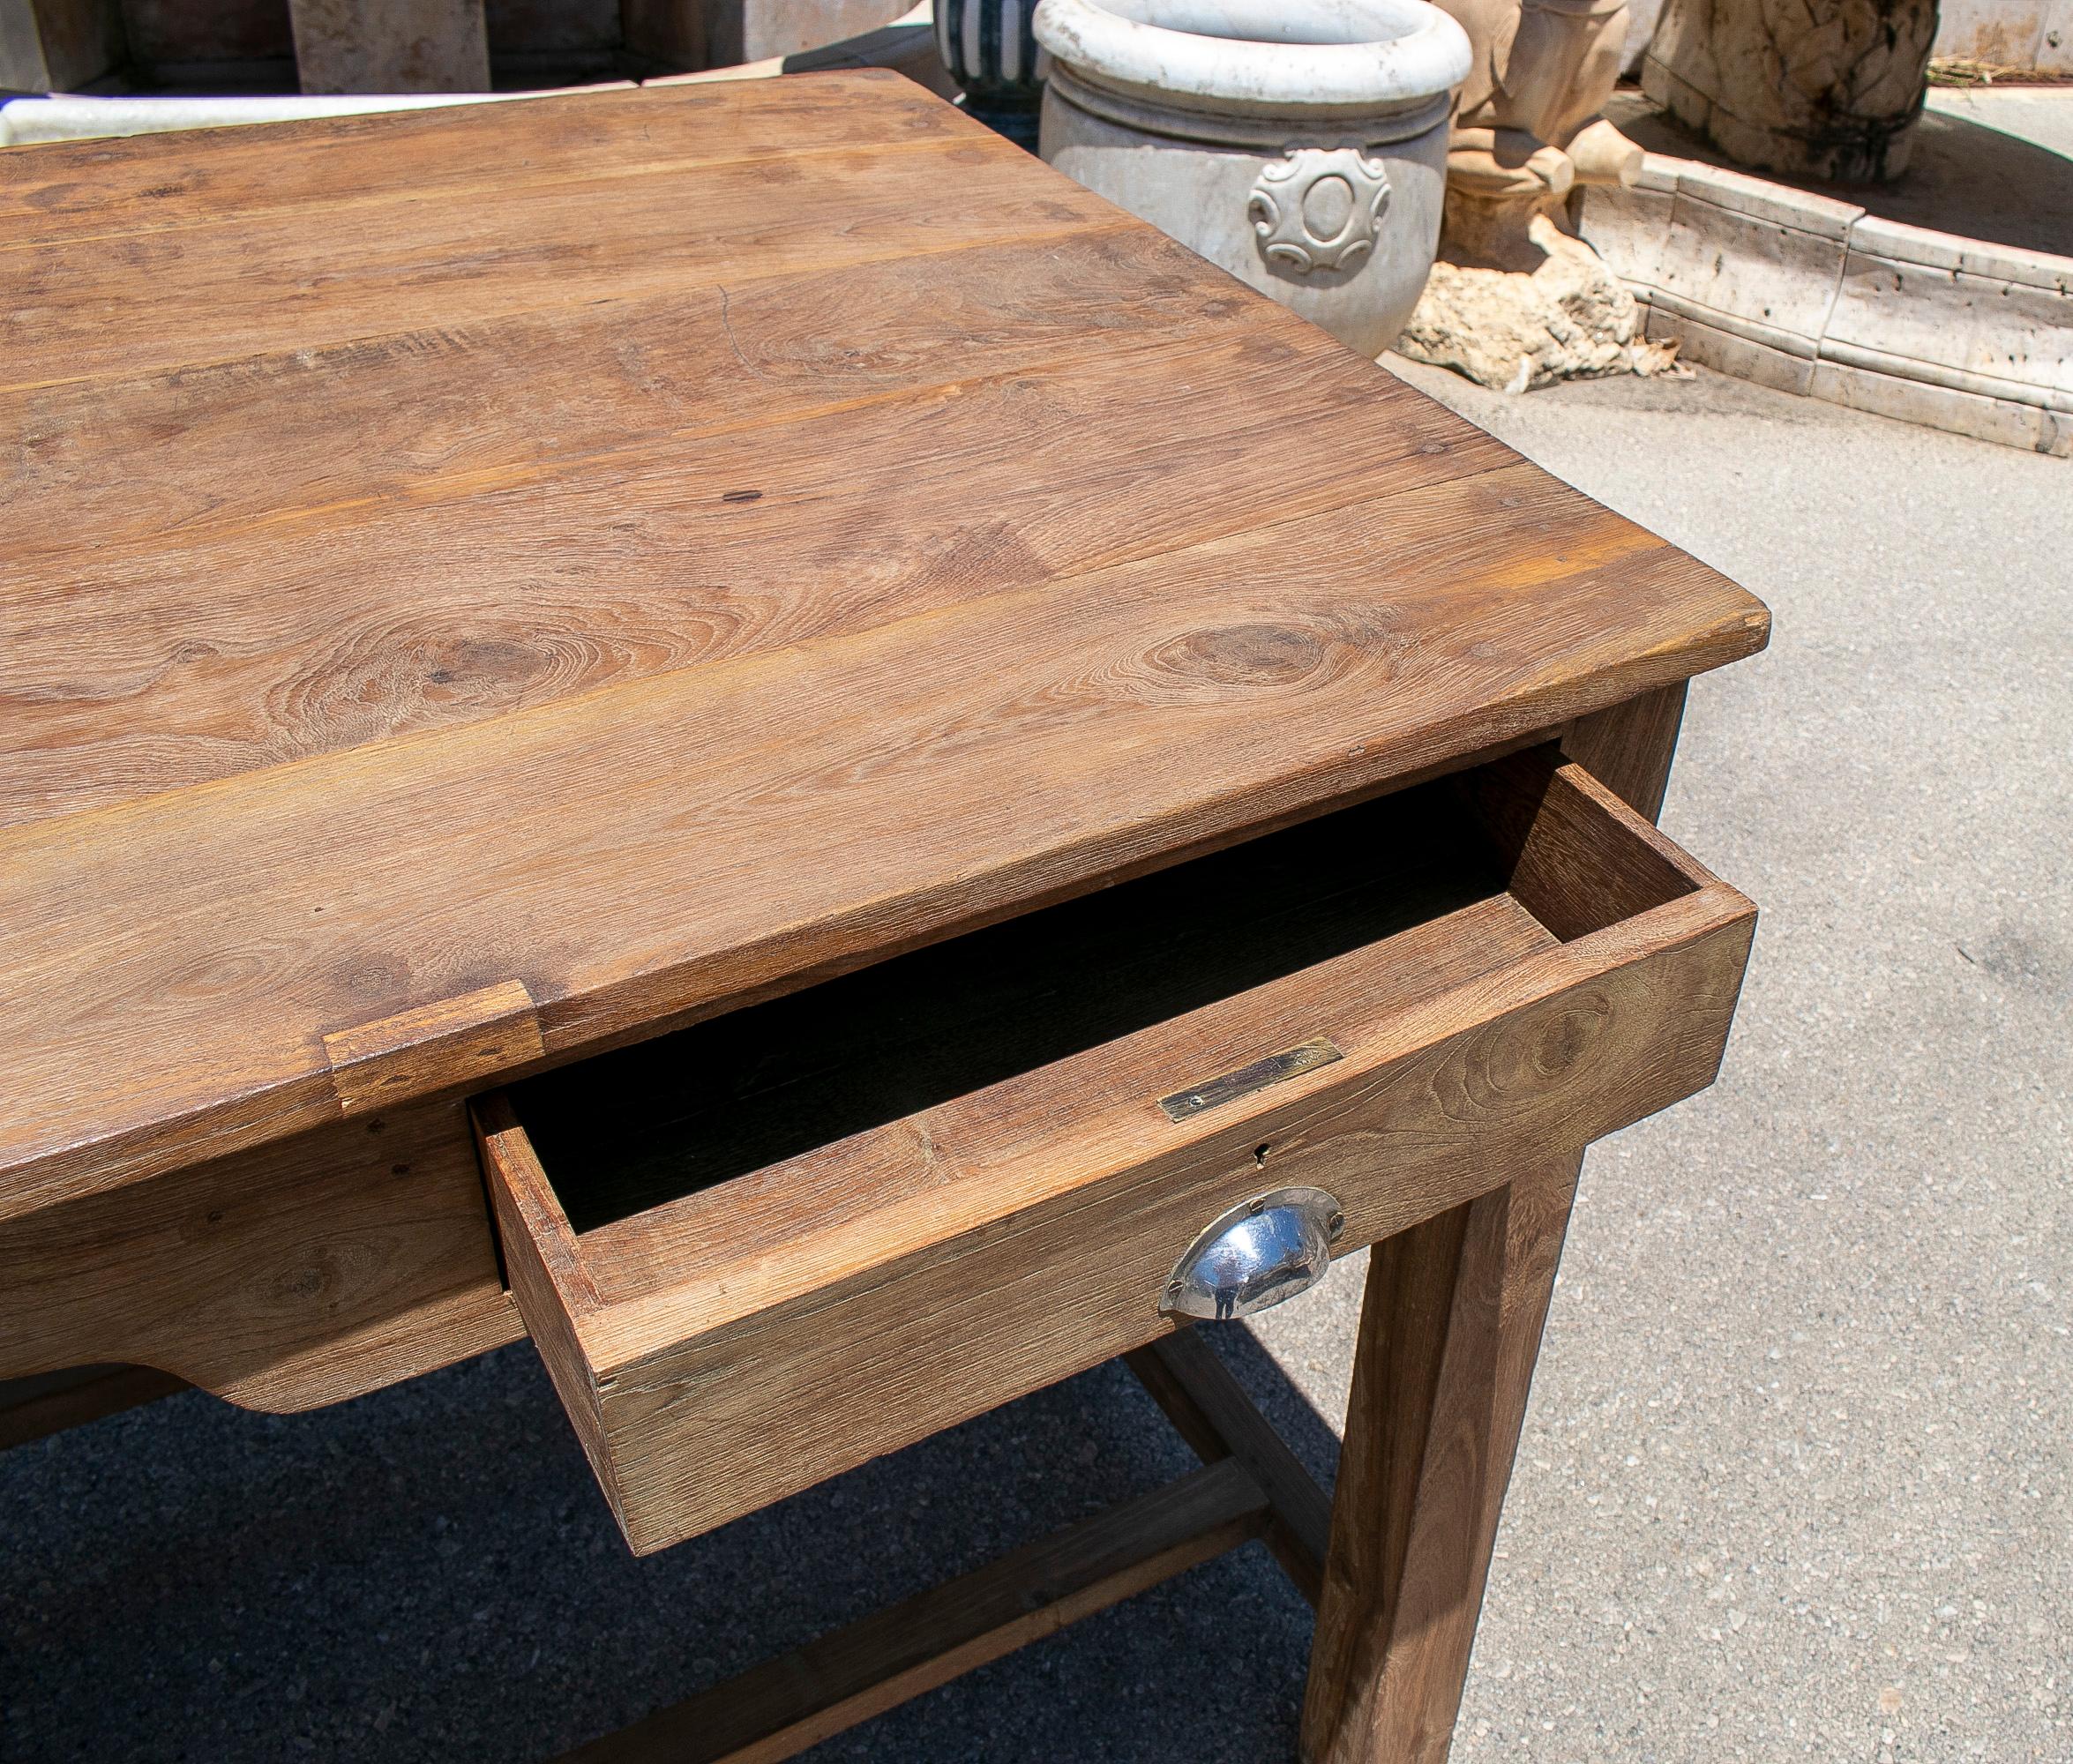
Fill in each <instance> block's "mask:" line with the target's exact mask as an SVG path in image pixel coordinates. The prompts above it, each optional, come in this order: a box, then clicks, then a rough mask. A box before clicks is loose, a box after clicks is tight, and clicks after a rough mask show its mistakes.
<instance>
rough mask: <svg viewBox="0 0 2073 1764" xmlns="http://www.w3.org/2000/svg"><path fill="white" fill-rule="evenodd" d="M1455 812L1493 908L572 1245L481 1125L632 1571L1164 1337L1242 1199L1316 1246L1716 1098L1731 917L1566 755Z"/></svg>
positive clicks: (531, 1305) (1502, 777) (508, 1228)
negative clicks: (1319, 1231)
mask: <svg viewBox="0 0 2073 1764" xmlns="http://www.w3.org/2000/svg"><path fill="white" fill-rule="evenodd" d="M1537 768H1538V769H1537ZM1460 791H1461V795H1462V797H1463V802H1464V804H1466V805H1467V806H1466V808H1464V812H1473V813H1474V814H1475V815H1476V816H1477V817H1478V819H1479V821H1480V823H1481V824H1482V825H1484V826H1486V827H1487V828H1488V829H1489V831H1490V833H1491V836H1492V838H1493V840H1494V841H1496V843H1497V844H1498V845H1499V846H1500V848H1502V849H1503V850H1504V852H1505V853H1506V860H1505V861H1506V865H1507V871H1508V881H1507V886H1506V888H1505V890H1504V891H1503V892H1502V893H1498V894H1495V895H1493V896H1492V897H1490V898H1488V899H1486V900H1483V901H1476V902H1473V903H1471V904H1469V905H1465V906H1463V907H1460V908H1456V909H1453V910H1450V911H1448V912H1445V913H1443V914H1441V915H1440V916H1437V917H1435V918H1434V919H1433V920H1431V921H1430V922H1428V923H1420V924H1417V925H1413V926H1411V927H1408V928H1406V929H1404V930H1403V931H1399V932H1396V933H1395V934H1393V935H1391V936H1389V937H1388V938H1385V939H1383V940H1381V941H1380V942H1378V943H1376V944H1374V945H1373V946H1365V947H1360V948H1356V949H1353V950H1350V951H1348V952H1346V953H1343V954H1342V955H1339V956H1337V957H1335V958H1332V959H1330V960H1326V961H1323V962H1321V963H1317V964H1313V965H1311V966H1308V967H1305V968H1301V969H1299V970H1298V971H1296V972H1292V973H1290V974H1287V975H1282V976H1280V977H1277V978H1276V979H1274V980H1272V981H1270V982H1268V983H1265V984H1263V985H1260V986H1256V987H1251V988H1248V989H1247V990H1244V991H1243V992H1242V993H1240V994H1239V995H1237V996H1235V997H1232V998H1227V999H1223V1000H1219V1001H1217V1002H1216V1003H1214V1004H1211V1005H1206V1006H1203V1007H1201V1008H1198V1009H1196V1010H1194V1011H1191V1012H1188V1013H1183V1014H1182V1015H1180V1016H1178V1017H1176V1018H1174V1019H1172V1020H1168V1021H1164V1022H1158V1023H1155V1024H1151V1025H1149V1026H1148V1027H1147V1028H1143V1029H1141V1030H1139V1031H1137V1032H1135V1033H1134V1034H1131V1035H1126V1036H1124V1037H1121V1038H1119V1040H1117V1041H1114V1042H1111V1043H1104V1044H1101V1045H1099V1046H1097V1047H1095V1048H1092V1049H1089V1050H1086V1051H1084V1052H1082V1053H1080V1054H1077V1055H1075V1056H1074V1057H1072V1058H1066V1059H1064V1060H1059V1061H1055V1062H1052V1063H1051V1064H1047V1065H1043V1066H1041V1067H1039V1068H1037V1069H1036V1070H1034V1071H1031V1072H1029V1073H1022V1074H1018V1075H1016V1076H1014V1077H1013V1078H1010V1079H1008V1080H1004V1081H1001V1082H999V1083H996V1084H993V1085H991V1086H988V1087H986V1088H982V1089H980V1090H977V1091H975V1092H972V1093H970V1094H969V1095H961V1096H957V1097H954V1098H952V1099H950V1100H947V1101H946V1102H943V1103H939V1104H937V1105H935V1106H932V1107H931V1108H929V1109H927V1110H923V1111H921V1112H918V1113H917V1114H914V1115H911V1116H909V1117H902V1118H900V1119H897V1120H894V1121H891V1122H887V1123H886V1124H884V1125H880V1126H878V1127H875V1128H873V1129H872V1130H870V1131H868V1132H861V1133H857V1134H855V1135H852V1136H850V1137H849V1138H846V1139H844V1140H841V1141H840V1142H838V1143H835V1144H831V1145H828V1146H826V1147H817V1148H815V1149H813V1150H812V1151H810V1152H807V1153H804V1154H800V1155H796V1156H793V1157H791V1158H789V1159H787V1160H785V1161H783V1162H781V1163H779V1164H776V1165H774V1166H772V1167H770V1168H769V1169H767V1170H758V1171H755V1172H753V1173H751V1174H747V1175H744V1176H741V1177H735V1178H734V1179H732V1180H729V1181H726V1182H723V1183H721V1184H719V1185H716V1186H714V1187H711V1188H708V1189H706V1190H704V1191H702V1192H697V1193H693V1194H688V1195H685V1196H683V1197H681V1198H679V1199H677V1200H671V1201H669V1202H667V1203H665V1204H663V1205H662V1206H659V1207H655V1208H653V1209H650V1210H649V1211H647V1212H644V1213H640V1214H637V1215H633V1216H631V1217H629V1218H625V1219H620V1220H615V1221H611V1222H607V1223H605V1224H602V1225H601V1226H597V1227H595V1228H594V1229H591V1230H585V1231H581V1232H579V1231H577V1230H573V1229H572V1228H571V1226H570V1224H569V1221H568V1215H567V1211H566V1209H565V1207H564V1206H563V1205H562V1202H561V1200H560V1197H559V1196H558V1192H557V1189H556V1186H555V1181H554V1177H553V1174H552V1172H551V1171H550V1170H548V1169H546V1168H544V1167H543V1163H542V1161H541V1159H540V1157H539V1155H537V1152H536V1149H535V1145H534V1143H533V1140H532V1136H531V1135H530V1133H529V1132H528V1127H527V1125H526V1121H525V1118H524V1116H523V1113H522V1111H521V1110H520V1109H519V1108H518V1107H517V1106H516V1105H515V1104H514V1103H513V1101H512V1100H511V1099H510V1098H507V1097H493V1098H489V1099H485V1100H484V1101H483V1102H482V1103H479V1104H478V1105H477V1122H478V1128H479V1131H480V1133H481V1136H482V1145H483V1159H484V1166H485V1170H486V1171H487V1173H488V1177H489V1182H490V1191H491V1194H492V1198H493V1200H494V1203H495V1206H496V1208H497V1213H498V1224H499V1228H500V1230H501V1231H502V1233H503V1238H504V1244H505V1260H506V1267H507V1272H508V1276H509V1279H510V1282H511V1287H512V1290H513V1294H514V1296H515V1297H516V1298H517V1301H518V1304H519V1305H520V1310H521V1311H522V1312H524V1314H525V1316H526V1318H527V1320H528V1325H529V1327H531V1329H532V1331H533V1334H534V1335H535V1340H536V1341H537V1342H538V1343H539V1345H540V1349H541V1351H542V1354H543V1357H544V1358H545V1360H546V1362H547V1364H548V1366H549V1369H550V1372H551V1374H552V1376H553V1377H554V1379H555V1382H556V1385H557V1387H558V1390H559V1391H560V1393H561V1394H562V1397H563V1399H564V1401H565V1403H566V1405H567V1406H568V1408H569V1410H570V1413H571V1416H572V1418H573V1420H574V1422H575V1424H576V1426H577V1429H578V1431H579V1432H580V1434H581V1436H582V1438H583V1440H584V1444H585V1446H586V1449H587V1451H588V1453H589V1454H590V1457H591V1461H592V1463H593V1466H594V1468H595V1469H596V1472H597V1475H598V1478H599V1481H600V1483H601V1484H602V1485H603V1487H604V1489H605V1491H606V1492H607V1494H608V1496H609V1497H610V1499H611V1502H612V1505H613V1507H614V1510H615V1511H616V1512H617V1514H618V1517H619V1519H620V1521H621V1524H622V1525H623V1527H624V1528H625V1533H626V1536H627V1538H628V1540H629V1542H630V1543H631V1544H632V1546H633V1548H634V1549H635V1550H636V1551H650V1550H655V1549H659V1548H662V1547H664V1546H666V1545H668V1544H671V1543H674V1542H677V1541H678V1540H680V1539H682V1538H684V1537H687V1536H693V1535H695V1534H696V1533H698V1532H700V1531H703V1530H706V1529H710V1528H711V1527H713V1526H715V1525H718V1524H721V1523H723V1522H725V1521H727V1520H729V1519H731V1518H734V1517H737V1516H738V1515H739V1514H744V1513H747V1512H750V1511H752V1510H754V1509H755V1508H757V1507H759V1506H764V1505H767V1504H768V1503H769V1502H771V1501H773V1500H775V1499H780V1498H782V1497H783V1496H784V1495H787V1494H789V1493H791V1492H794V1491H797V1490H798V1489H801V1488H804V1487H806V1486H809V1485H811V1484H813V1483H815V1482H817V1481H819V1480H820V1479H822V1478H824V1477H826V1476H831V1475H834V1474H835V1473H837V1472H839V1471H841V1470H843V1469H849V1468H851V1467H853V1466H855V1465H856V1464H858V1463H860V1462H863V1461H865V1460H866V1459H868V1458H871V1457H873V1456H876V1455H878V1454H882V1453H885V1452H888V1451H892V1450H894V1449H897V1448H898V1447H900V1446H904V1445H907V1444H909V1443H912V1442H913V1441H915V1440H917V1439H922V1438H924V1437H925V1436H927V1435H928V1434H930V1433H932V1432H934V1431H938V1430H939V1429H941V1428H943V1427H946V1426H949V1425H952V1424H955V1423H957V1422H959V1421H962V1420H964V1419H967V1418H969V1417H970V1416H973V1415H976V1414H978V1413H981V1412H983V1411H984V1409H988V1408H991V1407H992V1406H994V1405H996V1404H998V1403H999V1402H1001V1401H1007V1400H1008V1399H1010V1398H1013V1397H1015V1396H1018V1395H1021V1394H1025V1393H1027V1392H1029V1391H1030V1390H1033V1389H1036V1388H1038V1387H1041V1386H1044V1385H1046V1384H1049V1383H1052V1382H1055V1381H1056V1380H1058V1379H1062V1378H1065V1377H1067V1376H1070V1375H1071V1374H1073V1373H1074V1372H1079V1371H1081V1370H1083V1369H1085V1368H1087V1367H1089V1366H1091V1365H1093V1364H1097V1363H1098V1362H1100V1361H1101V1360H1103V1359H1105V1358H1107V1357H1111V1356H1112V1355H1114V1354H1117V1353H1119V1352H1122V1351H1124V1350H1126V1349H1131V1348H1134V1347H1137V1346H1141V1345H1142V1344H1143V1343H1144V1342H1148V1341H1150V1340H1152V1339H1153V1338H1155V1337H1156V1336H1157V1335H1159V1334H1164V1333H1165V1332H1166V1331H1168V1330H1169V1329H1170V1328H1171V1327H1175V1326H1174V1323H1173V1321H1172V1320H1171V1319H1169V1318H1167V1317H1165V1316H1164V1315H1162V1314H1161V1311H1160V1302H1161V1299H1162V1297H1163V1295H1164V1291H1165V1289H1166V1285H1167V1282H1168V1279H1169V1276H1170V1274H1171V1271H1172V1269H1173V1267H1174V1264H1175V1261H1176V1259H1177V1258H1178V1257H1179V1255H1180V1254H1181V1253H1182V1252H1184V1251H1185V1250H1186V1248H1187V1247H1188V1245H1190V1243H1191V1242H1192V1241H1193V1240H1194V1238H1195V1237H1196V1236H1197V1235H1198V1233H1200V1232H1201V1230H1202V1229H1203V1228H1204V1227H1205V1226H1206V1225H1208V1224H1209V1222H1211V1221H1212V1220H1214V1219H1215V1218H1216V1217H1217V1215H1220V1214H1222V1213H1224V1211H1226V1210H1227V1209H1228V1208H1230V1207H1233V1206H1234V1205H1237V1204H1239V1203H1242V1202H1244V1201H1245V1200H1246V1199H1247V1198H1248V1197H1249V1196H1252V1195H1255V1194H1258V1193H1260V1192H1264V1191H1268V1190H1272V1189H1276V1188H1283V1187H1288V1186H1293V1185H1307V1186H1313V1187H1315V1188H1319V1189H1322V1190H1325V1191H1328V1192H1329V1193H1330V1194H1331V1195H1332V1196H1334V1197H1335V1198H1336V1200H1337V1201H1338V1203H1339V1206H1340V1208H1341V1210H1342V1211H1343V1216H1344V1221H1345V1224H1344V1229H1343V1235H1342V1236H1341V1237H1340V1238H1339V1240H1338V1242H1337V1245H1336V1252H1337V1253H1343V1252H1346V1251H1348V1250H1351V1249H1352V1248H1354V1247H1357V1246H1358V1245H1366V1244H1368V1243H1372V1242H1373V1241H1375V1240H1376V1239H1378V1238H1381V1237H1388V1236H1390V1235H1392V1234H1393V1233H1395V1232H1396V1231H1399V1230H1403V1229H1405V1228H1407V1227H1409V1226H1411V1225H1413V1224H1415V1223H1417V1222H1418V1221H1420V1220H1422V1219H1425V1218H1427V1217H1429V1216H1431V1215H1433V1214H1434V1213H1437V1212H1440V1211H1442V1210H1444V1209H1446V1208H1448V1207H1453V1206H1456V1205H1457V1204H1459V1203H1461V1202H1462V1201H1463V1200H1468V1199H1471V1198H1472V1197H1473V1196H1474V1195H1476V1194H1478V1193H1480V1192H1485V1191H1486V1190H1488V1189H1490V1188H1492V1187H1493V1186H1496V1185H1500V1184H1501V1183H1502V1182H1503V1181H1504V1180H1505V1179H1506V1177H1507V1175H1508V1172H1509V1171H1510V1170H1514V1169H1516V1168H1520V1167H1523V1166H1524V1165H1526V1164H1529V1163H1534V1162H1543V1161H1545V1159H1546V1158H1547V1157H1548V1156H1549V1155H1551V1154H1554V1153H1560V1152H1562V1151H1574V1150H1576V1149H1580V1148H1581V1147H1583V1145H1585V1144H1587V1143H1588V1142H1589V1141H1590V1140H1593V1139H1596V1138H1598V1136H1600V1135H1602V1134H1604V1133H1605V1132H1611V1131H1613V1129H1615V1128H1618V1127H1620V1126H1622V1125H1627V1124H1628V1123H1629V1122H1632V1121H1634V1120H1636V1119H1639V1118H1640V1117H1643V1116H1644V1115H1647V1114H1649V1113H1651V1112H1653V1111H1654V1110H1658V1109H1659V1108H1662V1107H1664V1106H1665V1105H1666V1104H1668V1103H1672V1102H1674V1101H1676V1100H1678V1099H1679V1098H1680V1097H1682V1096H1685V1095H1689V1094H1690V1093H1691V1092H1693V1091H1695V1090H1696V1089H1699V1088H1703V1086H1704V1085H1705V1084H1706V1083H1708V1082H1709V1081H1710V1080H1711V1078H1712V1076H1713V1074H1714V1073H1715V1072H1716V1071H1717V1069H1718V1064H1719V1060H1720V1058H1721V1053H1722V1050H1723V1047H1724V1045H1725V1036H1726V1033H1727V1028H1728V1024H1729V1021H1730V1019H1731V1018H1732V1012H1733V1007H1734V1001H1735V997H1736V993H1737V990H1738V989H1739V986H1740V978H1741V973H1742V969H1743V966H1744V963H1745V961H1746V959H1747V951H1748V946H1749V939H1750V935H1751V932H1752V930H1753V926H1754V920H1755V914H1754V909H1753V908H1751V907H1750V906H1749V904H1748V902H1747V901H1745V900H1744V899H1743V898H1742V897H1741V896H1740V895H1739V894H1737V893H1735V892H1734V891H1733V890H1732V889H1730V888H1728V887H1726V886H1725V885H1723V884H1720V883H1718V882H1717V881H1715V880H1714V879H1713V878H1710V876H1708V875H1706V873H1705V872H1704V871H1702V870H1700V869H1698V867H1697V866H1696V865H1694V864H1692V863H1690V861H1689V860H1688V859H1686V858H1684V857H1683V856H1681V854H1679V853H1677V852H1676V851H1675V850H1674V848H1672V847H1670V846H1669V845H1668V844H1667V842H1666V841H1663V840H1662V838H1661V836H1660V835H1659V834H1658V833H1656V831H1655V830H1654V829H1653V828H1652V827H1649V826H1646V824H1645V823H1643V822H1640V821H1638V820H1637V819H1636V818H1635V817H1634V816H1633V815H1632V814H1631V813H1630V812H1628V811H1627V810H1626V809H1625V808H1624V807H1623V806H1622V805H1620V804H1618V803H1617V802H1616V801H1615V800H1614V799H1613V798H1612V797H1610V796H1609V795H1608V794H1607V793H1605V791H1604V790H1603V789H1600V788H1599V787H1598V786H1597V785H1596V784H1595V782H1594V781H1591V780H1590V779H1589V777H1588V776H1587V775H1585V774H1582V773H1580V772H1579V771H1578V770H1577V769H1576V768H1575V767H1573V766H1564V767H1561V768H1560V770H1556V769H1555V768H1554V766H1553V763H1552V761H1551V760H1549V759H1545V758H1540V759H1536V758H1535V757H1533V756H1522V757H1519V758H1518V759H1515V760H1511V761H1506V762H1500V766H1493V767H1490V768H1486V772H1485V774H1471V779H1470V780H1469V781H1467V782H1465V783H1463V785H1462V786H1461V787H1460ZM1592 902H1597V903H1598V907H1599V910H1598V912H1597V913H1596V914H1595V916H1594V914H1593V912H1592V910H1591V903H1592ZM1321 1038H1322V1039H1325V1040H1328V1042H1329V1043H1330V1045H1331V1048H1332V1050H1335V1051H1336V1053H1337V1054H1338V1056H1339V1057H1338V1058H1332V1059H1328V1061H1327V1063H1324V1064H1321V1065H1310V1066H1309V1067H1308V1069H1300V1068H1301V1067H1302V1065H1303V1062H1295V1063H1294V1065H1296V1066H1297V1067H1298V1069H1296V1070H1294V1071H1293V1073H1292V1074H1291V1075H1290V1076H1288V1077H1286V1078H1284V1079H1282V1080H1280V1081H1277V1082H1270V1083H1266V1084H1264V1085H1262V1086H1261V1087H1260V1088H1246V1087H1245V1086H1239V1087H1236V1088H1237V1093H1238V1094H1235V1095H1231V1096H1229V1097H1228V1098H1227V1099H1224V1100H1216V1101H1214V1102H1213V1104H1212V1106H1209V1107H1206V1108H1203V1109H1201V1110H1199V1111H1196V1112H1186V1111H1185V1110H1184V1111H1182V1118H1180V1119H1179V1120H1175V1119H1173V1118H1171V1114H1170V1113H1169V1112H1168V1111H1166V1110H1162V1109H1161V1108H1160V1107H1159V1106H1158V1105H1159V1101H1160V1099H1161V1098H1170V1097H1171V1096H1173V1095H1176V1094H1182V1095H1205V1094H1206V1095H1210V1096H1211V1097H1213V1098H1215V1097H1216V1096H1217V1095H1218V1093H1217V1091H1216V1087H1215V1086H1214V1084H1213V1082H1212V1081H1213V1080H1216V1079H1217V1078H1219V1077H1220V1076H1221V1075H1223V1074H1224V1073H1231V1072H1235V1071H1238V1070H1239V1069H1240V1068H1243V1067H1247V1066H1250V1065H1254V1064H1255V1063H1257V1062H1259V1061H1260V1060H1261V1057H1262V1056H1265V1055H1271V1054H1274V1053H1276V1052H1278V1051H1281V1050H1285V1049H1289V1048H1293V1047H1297V1046H1298V1045H1301V1044H1304V1043H1314V1042H1316V1041H1318V1040H1319V1039H1321Z"/></svg>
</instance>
